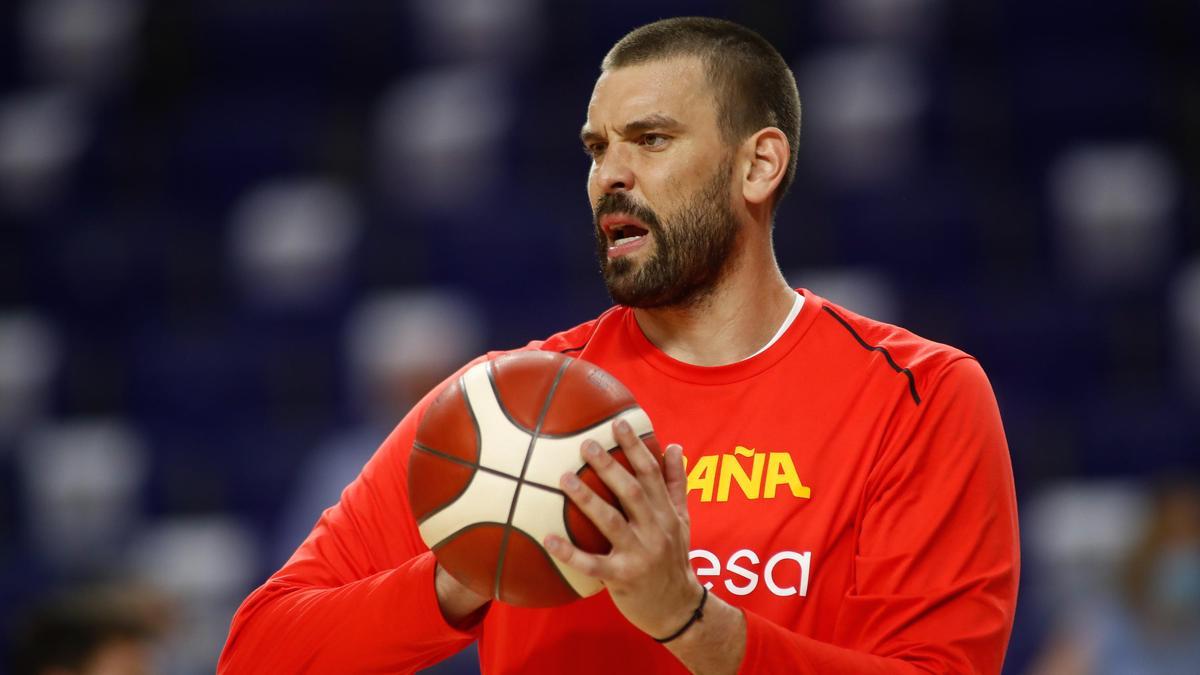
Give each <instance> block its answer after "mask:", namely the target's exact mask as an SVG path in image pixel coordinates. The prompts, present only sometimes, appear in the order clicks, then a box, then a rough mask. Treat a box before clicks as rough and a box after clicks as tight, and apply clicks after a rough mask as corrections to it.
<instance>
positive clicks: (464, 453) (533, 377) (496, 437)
mask: <svg viewBox="0 0 1200 675" xmlns="http://www.w3.org/2000/svg"><path fill="white" fill-rule="evenodd" d="M617 419H624V420H625V421H627V422H628V423H629V424H630V426H631V427H633V430H634V433H636V434H637V435H638V436H639V437H641V438H642V440H643V441H644V442H645V443H646V445H647V447H649V448H650V450H651V452H653V453H654V455H655V456H656V457H658V459H659V463H660V465H661V463H662V451H661V449H660V448H659V446H658V443H657V441H656V440H655V438H654V432H653V429H652V428H651V425H650V418H649V417H648V416H647V415H646V413H645V411H643V410H642V409H641V408H640V407H639V406H638V404H637V401H635V400H634V398H633V395H632V394H631V393H630V392H629V390H628V389H626V388H625V386H624V385H622V384H621V383H620V382H619V381H617V379H616V378H615V377H613V376H612V375H610V374H608V373H607V372H605V371H604V370H602V369H601V368H599V367H598V366H595V365H592V364H591V363H588V362H586V361H582V360H579V359H574V358H571V357H569V356H565V355H563V354H558V353H555V352H541V351H529V352H518V353H514V354H507V355H504V356H501V357H499V358H497V359H495V360H491V361H486V362H483V363H480V364H477V365H475V366H472V367H471V368H469V369H468V370H466V371H465V372H464V373H463V374H462V375H461V376H460V377H459V378H458V379H457V380H456V381H455V382H453V383H451V384H450V385H449V386H448V387H446V388H445V389H444V390H443V391H442V392H441V393H440V394H439V395H438V397H437V398H436V399H435V400H434V402H433V403H432V405H430V407H429V409H428V410H427V411H426V412H425V416H424V417H423V418H422V420H421V423H420V425H419V426H418V428H417V433H416V438H415V441H414V443H413V451H412V456H411V458H410V460H409V467H408V468H409V471H408V487H409V489H408V494H409V503H410V505H411V507H412V511H413V516H414V517H415V518H416V521H417V523H418V525H419V528H420V532H421V537H422V539H424V540H425V543H426V545H428V546H429V548H430V549H432V550H433V552H434V555H436V556H437V559H438V562H440V563H441V565H442V567H444V568H445V569H446V571H447V572H449V573H450V574H451V575H452V576H453V577H454V578H455V579H457V580H458V581H459V582H461V583H462V584H463V585H465V586H467V587H469V588H470V589H472V590H474V591H475V592H477V593H479V594H481V595H486V596H490V597H492V598H496V599H498V600H500V601H502V602H505V603H508V604H511V605H517V606H520V607H553V606H556V605H562V604H566V603H568V602H572V601H574V600H578V599H579V598H582V597H586V596H589V595H592V594H594V593H596V592H598V591H599V590H600V588H601V584H600V582H599V581H597V580H596V579H593V578H592V577H589V576H586V575H584V574H581V573H579V572H576V571H575V570H573V569H571V568H570V567H568V566H566V565H562V564H561V563H559V562H558V561H557V560H555V559H554V558H553V557H552V556H551V555H550V554H548V553H547V552H546V551H545V550H544V549H543V548H542V541H543V539H544V538H545V537H546V535H549V534H557V535H559V536H561V537H563V538H566V539H568V540H570V541H571V542H573V543H574V544H575V545H576V546H578V547H579V548H580V549H582V550H585V551H588V552H590V553H599V554H603V553H607V552H608V551H609V550H610V544H609V542H608V540H606V539H605V538H604V536H603V535H602V534H601V533H600V532H599V530H597V529H596V527H595V526H594V525H593V524H592V523H591V521H590V520H589V519H588V518H587V516H585V515H584V514H583V512H582V511H580V510H579V509H578V508H577V507H576V506H575V505H574V504H573V503H572V502H571V501H570V499H569V498H567V497H566V495H564V494H563V492H562V490H561V489H559V487H558V481H559V477H560V476H561V475H562V474H563V473H566V472H568V471H573V472H575V473H576V474H577V475H579V477H580V480H582V481H583V482H584V483H585V484H587V485H588V486H589V487H591V489H592V490H594V491H595V492H596V494H597V495H599V496H600V497H601V498H603V499H606V500H607V501H608V502H609V503H612V504H614V505H616V506H617V508H618V509H619V508H620V504H619V503H618V502H617V500H616V497H615V496H614V495H613V494H612V492H611V491H610V490H609V489H608V487H607V486H606V485H604V483H603V481H601V479H600V477H599V476H598V475H597V474H596V473H595V472H594V471H593V470H592V468H591V467H590V466H588V465H587V464H585V463H584V461H583V459H582V458H581V457H580V454H579V450H580V447H581V446H582V444H583V442H584V440H586V439H592V440H594V441H596V442H597V443H599V444H600V446H601V447H602V448H605V449H607V450H608V451H609V453H610V454H611V455H612V456H613V458H614V459H616V460H617V461H618V462H620V463H621V464H623V465H624V466H625V468H626V469H627V470H629V471H630V472H631V473H632V469H631V468H630V464H629V461H628V459H626V458H625V454H624V452H623V451H622V450H621V448H620V446H619V445H618V443H617V441H616V439H615V438H614V436H613V430H612V423H613V422H614V421H615V420H617Z"/></svg>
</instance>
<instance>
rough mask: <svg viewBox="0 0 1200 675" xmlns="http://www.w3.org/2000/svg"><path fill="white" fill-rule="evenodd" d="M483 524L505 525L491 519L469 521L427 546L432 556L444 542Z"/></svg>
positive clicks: (459, 581) (442, 546)
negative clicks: (434, 543)
mask: <svg viewBox="0 0 1200 675" xmlns="http://www.w3.org/2000/svg"><path fill="white" fill-rule="evenodd" d="M484 525H495V526H496V527H505V525H504V523H497V522H495V521H491V520H486V521H479V522H474V523H471V524H469V525H464V526H462V527H460V528H458V529H457V530H455V531H453V532H451V533H450V534H448V535H446V536H445V537H442V540H441V541H439V542H438V543H437V545H435V546H431V547H429V550H430V551H433V554H434V556H437V553H438V551H440V550H441V549H443V548H445V547H446V544H448V543H450V542H451V541H454V539H455V538H457V537H459V536H460V535H462V534H463V533H464V532H469V531H471V530H474V529H475V528H477V527H483V526H484ZM507 531H508V530H507V528H506V529H505V532H507ZM447 572H449V570H447ZM450 576H454V575H453V574H451V575H450ZM454 578H455V580H458V577H454ZM458 583H460V584H463V585H464V586H465V585H466V584H464V583H463V582H462V581H461V580H458Z"/></svg>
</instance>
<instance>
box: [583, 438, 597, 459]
mask: <svg viewBox="0 0 1200 675" xmlns="http://www.w3.org/2000/svg"><path fill="white" fill-rule="evenodd" d="M583 456H584V457H587V458H589V459H591V458H593V457H599V456H600V445H599V444H598V443H596V442H595V441H588V442H586V443H584V444H583Z"/></svg>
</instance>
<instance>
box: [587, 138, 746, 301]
mask: <svg viewBox="0 0 1200 675" xmlns="http://www.w3.org/2000/svg"><path fill="white" fill-rule="evenodd" d="M732 170H733V160H732V158H731V157H727V158H726V159H725V160H724V161H722V162H721V163H720V165H719V166H718V167H717V170H716V171H715V172H714V173H713V176H712V178H710V179H709V181H708V182H707V183H706V184H704V185H702V186H701V187H700V188H699V189H698V190H696V191H695V192H694V193H693V194H691V195H689V196H688V197H687V198H686V200H685V202H684V204H683V206H682V207H680V208H679V209H678V210H677V211H676V212H675V213H673V214H671V215H670V216H669V217H668V218H666V219H665V223H666V224H665V226H664V224H663V222H664V221H660V220H659V218H658V215H657V214H656V213H654V211H653V210H651V209H650V208H648V207H646V206H643V205H641V204H639V203H637V202H636V201H634V199H633V198H632V197H630V196H629V194H628V193H625V192H614V193H612V194H606V195H604V196H603V197H601V198H600V201H599V202H597V203H596V208H595V214H594V218H593V222H594V223H595V235H596V255H597V257H598V258H599V261H600V272H601V274H602V275H603V276H604V284H605V286H607V287H608V294H609V296H611V297H612V299H613V302H615V303H617V304H619V305H625V306H627V307H638V308H642V309H651V308H664V307H673V308H685V307H691V306H694V305H696V304H697V303H699V302H700V301H702V300H703V299H704V298H706V297H708V296H709V295H710V294H711V293H712V292H713V291H714V290H715V289H716V287H717V284H718V283H719V282H720V281H721V279H722V277H723V276H724V275H725V272H726V271H727V269H728V267H729V265H730V264H731V255H732V253H733V250H734V246H735V244H736V243H737V236H738V222H737V216H736V215H735V214H734V212H733V208H732V206H731V204H730V197H729V180H730V179H729V176H730V173H731V172H732ZM610 213H627V214H629V215H632V216H634V217H635V218H637V219H638V220H640V221H642V222H643V223H644V224H645V225H646V227H647V229H648V230H649V234H653V235H654V241H653V243H654V253H653V255H651V257H650V258H649V259H648V260H646V261H644V262H642V263H640V264H639V263H637V262H634V261H633V260H630V259H629V257H628V256H622V257H620V258H614V259H609V257H608V238H607V237H606V236H605V234H604V230H603V229H602V228H601V227H600V218H601V217H602V216H604V215H607V214H610Z"/></svg>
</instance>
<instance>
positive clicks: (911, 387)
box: [821, 307, 921, 405]
mask: <svg viewBox="0 0 1200 675" xmlns="http://www.w3.org/2000/svg"><path fill="white" fill-rule="evenodd" d="M821 309H823V310H825V311H826V312H829V316H832V317H833V318H834V319H837V322H838V323H840V324H842V328H845V329H846V330H847V331H849V332H850V335H852V336H854V339H855V340H856V341H857V342H858V344H859V346H860V347H862V348H863V349H865V350H867V351H870V352H879V353H881V354H883V358H884V360H886V361H887V364H888V365H889V366H891V367H892V370H894V371H896V372H897V373H902V374H903V375H904V376H905V377H907V378H908V393H909V394H911V395H912V399H913V402H914V403H916V404H917V405H921V397H920V396H918V395H917V381H916V379H915V378H913V374H912V371H911V370H909V369H908V368H901V367H900V364H898V363H896V361H895V360H894V359H893V358H892V354H891V352H889V351H888V350H887V347H881V346H880V345H872V344H868V343H867V341H866V340H864V339H862V337H860V336H859V334H858V332H857V331H855V330H854V327H853V326H851V325H850V322H848V321H846V320H845V319H843V318H842V317H841V315H840V314H838V313H837V312H835V311H833V310H832V309H830V308H828V307H822V308H821Z"/></svg>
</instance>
